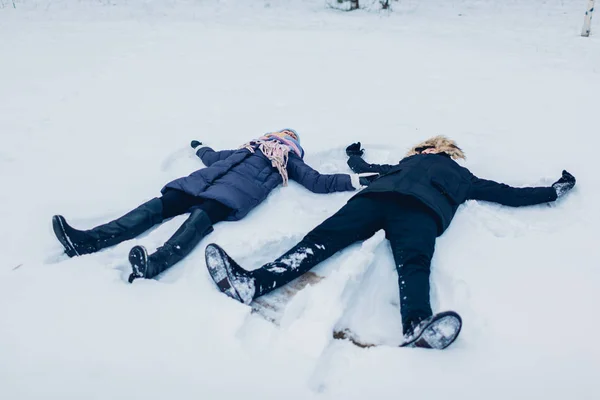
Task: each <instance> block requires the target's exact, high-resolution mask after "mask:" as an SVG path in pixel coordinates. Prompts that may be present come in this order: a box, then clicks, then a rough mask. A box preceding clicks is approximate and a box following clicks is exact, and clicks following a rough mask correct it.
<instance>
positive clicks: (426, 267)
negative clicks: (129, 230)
mask: <svg viewBox="0 0 600 400" xmlns="http://www.w3.org/2000/svg"><path fill="white" fill-rule="evenodd" d="M346 152H347V154H348V156H349V159H348V165H349V166H350V168H351V169H352V170H353V171H354V172H356V173H369V172H370V173H375V174H376V175H373V176H372V177H371V179H372V183H371V184H370V185H369V186H368V187H367V188H366V189H364V190H362V191H361V192H359V193H358V194H356V195H355V196H353V197H352V198H351V199H350V200H349V201H348V203H347V204H346V205H345V206H344V207H342V208H341V209H340V210H339V211H338V212H337V213H335V214H334V215H333V216H331V217H330V218H328V219H327V220H325V221H324V222H323V223H322V224H320V225H319V226H317V227H316V228H315V229H313V230H312V231H311V232H309V233H308V234H307V235H306V236H305V237H304V239H302V241H301V242H300V243H298V244H297V245H296V246H294V247H293V248H292V249H290V250H289V251H287V252H286V253H285V254H284V255H282V256H281V257H279V258H277V259H276V260H275V261H273V262H270V263H268V264H266V265H264V266H262V267H261V268H259V269H256V270H253V271H250V272H249V271H246V270H244V269H242V268H241V267H239V265H237V264H236V263H235V262H234V261H233V260H232V259H231V258H230V257H229V256H227V254H226V253H225V252H224V251H223V250H222V249H221V248H219V247H218V246H216V245H212V244H211V245H209V246H208V247H207V249H206V255H207V265H208V263H211V262H212V261H211V260H212V259H211V257H212V256H213V255H214V254H219V257H220V256H224V257H225V259H227V260H228V261H227V262H226V263H225V264H226V265H225V269H226V272H227V279H226V280H225V281H223V280H221V281H219V278H221V279H222V278H223V277H215V276H213V279H215V278H216V279H215V282H217V283H218V284H219V283H220V282H221V283H220V284H219V286H220V288H221V290H222V291H223V292H225V293H226V294H227V295H229V296H230V297H233V298H234V299H236V300H238V301H241V302H243V303H246V304H248V303H250V302H251V301H252V300H253V299H255V298H257V297H259V296H262V295H264V294H266V293H268V292H270V291H272V290H274V289H276V288H278V287H281V286H282V285H284V284H286V283H288V282H290V281H292V280H293V279H295V278H297V277H299V276H300V275H302V274H304V273H305V272H307V271H309V270H310V269H311V268H313V267H314V266H315V265H317V264H318V263H320V262H322V261H323V260H325V259H327V258H329V257H331V256H332V255H333V254H335V253H336V252H338V251H340V250H342V249H344V248H345V247H347V246H349V245H351V244H352V243H355V242H357V241H362V240H365V239H367V238H369V237H371V236H372V235H373V234H375V232H377V231H378V230H380V229H383V230H384V231H385V233H386V238H387V239H388V240H389V241H390V244H391V248H392V253H393V256H394V260H395V264H396V270H397V272H398V285H399V289H400V308H401V315H402V325H403V331H404V334H405V335H411V334H412V332H413V330H415V329H416V327H417V326H419V324H420V323H421V321H424V320H426V319H427V318H429V317H430V316H432V310H431V306H430V302H429V275H430V263H431V258H432V256H433V252H434V248H435V240H436V237H437V236H439V235H441V234H442V233H444V231H445V230H446V229H447V228H448V226H449V225H450V222H451V221H452V218H453V217H454V214H455V213H456V210H457V208H458V207H459V206H460V205H461V204H462V203H464V202H465V201H466V200H469V199H472V200H485V201H490V202H496V203H500V204H503V205H507V206H512V207H520V206H529V205H534V204H540V203H546V202H552V201H555V200H556V199H557V198H558V197H560V196H562V195H564V194H565V193H566V192H568V191H569V190H571V189H572V188H573V186H574V185H575V178H574V177H573V176H572V175H571V174H569V173H568V172H566V171H563V173H562V177H561V178H560V179H559V180H558V181H557V182H555V183H554V184H553V185H552V186H550V187H526V188H514V187H510V186H508V185H505V184H501V183H497V182H494V181H490V180H486V179H481V178H478V177H476V176H475V175H473V174H472V173H471V172H470V171H469V170H468V169H466V168H464V167H462V166H460V165H459V164H458V163H457V162H456V161H455V160H457V159H464V158H465V156H464V154H463V151H462V150H461V149H460V148H459V147H458V146H457V145H456V143H455V142H454V141H452V140H450V139H447V138H446V137H443V136H437V137H434V138H431V139H429V140H427V141H425V142H423V143H420V144H418V145H417V146H415V147H413V148H412V149H411V150H410V151H409V152H408V154H407V155H406V157H405V158H403V159H402V160H401V161H400V162H399V163H398V164H396V165H378V164H369V163H367V162H366V161H365V160H363V159H362V155H363V152H364V150H362V149H361V147H360V143H354V144H352V145H350V146H348V148H347V149H346ZM209 271H211V273H212V274H213V275H214V273H213V272H212V270H211V267H210V266H209Z"/></svg>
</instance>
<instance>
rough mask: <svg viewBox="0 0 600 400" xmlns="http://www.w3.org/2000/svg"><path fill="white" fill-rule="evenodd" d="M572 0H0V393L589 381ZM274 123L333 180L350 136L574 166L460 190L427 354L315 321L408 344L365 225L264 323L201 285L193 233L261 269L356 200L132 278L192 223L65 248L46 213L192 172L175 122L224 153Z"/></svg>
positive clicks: (240, 391)
mask: <svg viewBox="0 0 600 400" xmlns="http://www.w3.org/2000/svg"><path fill="white" fill-rule="evenodd" d="M367 3H369V2H364V4H365V5H367ZM584 3H585V2H584V1H581V0H531V1H517V0H507V1H497V0H430V1H421V0H405V1H404V0H403V1H399V2H392V7H393V10H392V11H391V12H387V11H386V12H380V11H377V10H376V8H377V7H370V8H369V10H359V11H356V12H350V13H346V12H339V11H336V10H332V9H330V8H328V7H326V6H325V1H321V0H306V1H302V0H268V1H267V0H257V1H244V0H228V1H225V0H214V1H213V0H210V1H209V0H206V1H190V0H166V1H162V0H161V1H158V0H128V1H120V0H88V1H75V0H53V1H49V0H48V1H46V0H15V1H14V6H13V2H12V1H11V0H0V38H1V40H0V54H1V55H2V62H1V63H0V88H1V90H0V109H1V110H2V112H0V135H1V137H0V139H1V141H0V143H1V144H2V145H1V146H0V179H1V182H2V187H3V190H2V191H1V192H0V205H1V207H0V210H2V211H1V213H2V214H1V217H2V218H1V220H2V224H1V225H0V261H1V262H0V355H1V356H0V398H2V399H19V400H21V399H26V400H29V399H61V400H67V399H77V400H80V399H90V398H98V399H128V400H129V399H138V398H139V399H144V400H150V399H165V398H173V399H216V398H219V399H239V398H244V399H248V400H250V399H280V398H286V399H290V400H291V399H303V400H305V399H314V398H318V399H365V398H380V399H397V398H410V399H415V400H418V399H431V398H444V399H460V400H468V399H481V398H482V397H484V398H485V399H487V400H496V399H497V400H500V399H502V400H504V399H544V400H554V399H556V400H558V399H561V400H562V399H578V400H587V399H597V398H598V388H597V385H596V381H597V377H598V376H600V344H599V343H598V341H595V340H590V337H594V334H595V332H598V331H599V330H600V322H599V320H598V318H596V317H595V315H597V306H598V304H600V290H598V288H600V268H599V267H600V264H599V262H598V260H599V259H600V246H598V245H597V243H596V242H597V240H598V226H600V209H599V207H598V204H599V203H600V176H599V174H598V167H597V158H598V157H597V152H598V148H599V146H600V139H599V136H598V132H599V131H600V130H599V127H600V125H599V120H598V115H599V112H598V110H599V105H600V40H599V38H600V36H597V35H594V33H593V31H592V34H591V35H590V37H589V38H582V37H581V36H580V34H581V22H582V17H583V12H584V9H583V8H584V7H585V4H584ZM375 5H376V4H375ZM281 127H292V128H294V129H297V130H298V132H299V133H300V135H301V136H302V140H303V142H302V145H303V147H304V149H305V150H306V152H307V154H306V160H307V162H308V163H309V164H310V165H311V166H313V167H315V168H316V169H319V170H320V171H322V172H326V173H332V172H338V171H343V172H347V173H350V170H349V168H348V167H347V166H346V163H345V161H346V156H345V153H344V148H345V147H346V146H347V145H348V144H350V143H352V142H356V141H361V142H362V144H363V146H364V148H365V149H366V153H365V158H366V159H367V160H368V161H369V162H386V163H395V162H397V161H398V160H399V159H400V158H401V157H402V155H403V154H404V153H405V152H406V150H407V149H408V148H410V147H411V146H412V145H414V144H415V143H418V142H420V141H422V140H423V139H425V138H427V137H431V136H434V135H438V134H445V135H447V136H450V137H451V138H453V139H455V140H456V141H457V142H458V144H459V145H460V146H461V148H463V149H464V150H465V152H466V154H467V157H468V159H467V161H466V162H464V165H465V166H466V167H468V168H469V169H470V170H471V171H472V172H473V173H474V174H476V175H477V176H480V177H483V178H488V179H494V180H497V181H501V182H505V183H507V184H511V185H515V186H524V185H546V186H547V185H551V184H552V182H555V181H556V180H557V179H558V178H560V174H561V171H562V170H563V169H566V170H567V171H569V172H571V173H572V174H573V175H574V176H575V177H576V178H577V185H576V186H575V188H574V189H573V190H572V191H570V192H569V193H568V194H567V195H565V196H563V197H562V198H561V199H559V200H558V201H557V202H555V203H552V204H548V205H539V206H534V207H526V208H521V209H513V208H509V207H503V206H499V205H496V204H489V203H485V202H477V201H469V202H467V203H466V204H464V205H463V206H461V207H460V209H459V210H458V213H457V215H456V218H455V220H454V221H453V223H452V225H451V227H450V228H449V229H448V230H447V231H446V232H445V233H444V235H443V236H442V237H440V238H439V239H438V241H437V244H436V253H435V256H434V258H433V261H432V275H431V282H432V290H431V295H432V306H433V309H434V311H442V310H448V309H450V310H455V311H457V312H458V313H460V314H461V316H462V317H463V330H462V332H461V335H460V337H459V338H458V339H457V341H456V342H455V343H454V344H453V345H452V346H451V347H450V348H448V349H447V350H445V351H442V352H432V351H426V350H423V349H398V348H392V347H388V346H380V347H376V348H372V349H360V348H357V347H356V346H354V345H352V344H351V343H349V342H348V341H339V340H333V339H332V332H333V331H334V330H335V329H338V328H350V329H352V331H353V332H355V333H357V334H358V335H360V337H361V338H362V339H364V340H365V341H368V342H377V343H381V344H390V345H392V344H394V343H396V344H397V343H398V341H399V340H401V321H400V315H399V304H398V303H399V299H398V287H397V275H396V272H395V268H394V262H393V260H392V256H391V251H390V248H389V245H388V243H387V241H386V240H385V238H384V236H383V233H382V232H379V233H377V234H376V235H375V236H374V237H373V238H371V239H369V240H368V241H366V242H364V243H362V244H356V245H353V246H351V247H350V248H348V249H346V250H345V251H343V252H341V253H340V254H338V255H335V256H334V257H332V258H331V259H330V260H328V261H327V262H325V263H323V264H322V265H320V266H319V267H318V268H317V269H316V270H315V271H314V272H315V274H316V275H317V276H319V277H326V278H325V279H317V280H316V281H313V282H312V283H310V284H308V285H306V286H304V287H303V288H301V289H300V290H299V291H297V292H296V294H295V296H293V298H292V300H291V301H290V302H289V303H287V304H286V306H285V308H284V309H283V310H279V311H278V312H277V313H276V318H275V319H276V320H277V324H273V323H271V322H268V321H265V319H264V318H262V317H261V316H260V315H258V314H259V313H257V312H255V313H252V307H248V306H246V305H243V304H241V303H239V302H236V301H234V300H232V299H230V298H228V297H227V296H225V295H223V294H222V293H220V292H219V291H218V290H217V288H216V286H215V284H214V283H213V281H212V279H211V278H210V276H209V274H208V272H207V268H206V265H205V261H204V248H205V246H206V245H207V244H208V243H210V242H216V243H218V244H220V245H221V246H223V248H225V249H227V251H228V252H229V253H230V255H231V256H232V257H233V259H235V260H236V261H238V262H239V263H240V265H243V266H246V265H248V266H260V265H263V264H265V263H267V262H270V261H273V259H274V258H276V257H277V256H279V255H281V254H283V253H284V252H285V251H286V250H287V249H289V248H290V247H291V246H293V245H294V244H296V243H297V242H298V241H299V240H301V239H302V237H303V236H304V235H305V234H306V233H307V232H308V231H310V230H311V229H312V228H314V227H315V226H317V225H318V224H319V223H320V222H322V221H323V220H324V219H326V218H327V217H329V216H330V215H332V214H333V213H334V212H335V211H337V210H338V209H339V208H340V207H341V206H342V205H343V204H345V202H346V201H347V200H348V198H349V197H350V196H352V195H353V193H350V192H348V193H335V194H331V195H316V194H313V193H310V192H309V191H307V190H306V189H305V188H303V187H300V186H299V185H297V184H295V183H290V186H289V187H286V188H283V187H281V188H278V189H276V190H275V191H274V192H273V193H272V194H271V195H270V196H269V198H268V199H267V200H266V201H265V202H264V204H262V205H261V206H260V207H258V208H257V209H256V210H254V211H253V212H252V213H250V214H249V215H248V216H247V217H246V218H245V219H244V220H242V221H239V222H235V223H229V222H224V223H219V224H217V225H215V231H214V232H213V233H212V234H210V235H209V236H208V237H207V238H206V239H204V240H203V241H202V242H201V244H200V245H199V246H198V247H197V249H195V250H194V251H193V252H192V254H191V255H190V256H189V257H187V258H186V259H185V260H184V261H182V262H181V263H179V264H178V265H177V266H175V267H174V268H172V269H171V270H169V271H168V272H166V273H165V274H163V275H162V276H160V277H159V278H158V279H155V280H142V279H138V280H136V281H135V282H134V283H133V284H131V285H130V284H128V283H127V277H128V275H129V273H130V272H131V270H130V266H129V264H128V261H127V254H128V252H129V250H130V249H131V247H133V246H134V245H143V246H145V247H146V248H147V249H148V251H150V252H151V251H153V250H154V249H155V248H156V247H158V246H160V245H162V244H163V243H164V242H165V241H166V240H167V239H168V238H169V237H170V236H171V235H172V233H173V232H175V230H176V229H177V228H178V227H179V226H180V224H181V223H183V221H184V220H185V218H186V216H180V217H176V218H173V219H171V220H169V221H166V222H165V223H164V224H162V225H160V226H158V227H156V228H154V229H152V230H150V231H148V232H147V233H145V234H144V235H141V236H140V237H138V238H136V239H134V240H130V241H127V242H125V243H122V244H119V245H117V246H115V247H113V248H110V249H105V250H103V251H101V252H99V253H96V254H92V255H86V256H82V257H78V258H74V259H68V258H67V257H66V256H64V255H63V254H62V250H61V246H60V244H59V243H58V241H57V240H56V238H55V237H54V236H53V233H52V229H51V217H52V215H54V214H63V215H65V217H66V218H67V220H68V221H69V223H72V225H73V226H74V227H75V228H80V229H86V228H90V227H92V226H94V225H97V224H99V223H102V222H106V221H108V220H110V219H112V218H115V217H117V216H119V215H122V214H123V213H125V212H127V211H129V210H130V209H132V208H133V207H136V206H137V205H139V204H141V203H143V202H144V201H146V200H148V199H150V198H152V197H155V196H157V195H158V194H159V192H158V191H159V189H160V188H161V187H162V185H164V184H165V183H166V182H168V181H170V180H171V179H174V178H177V177H180V176H183V175H187V174H189V173H190V172H191V171H194V170H195V169H197V168H200V167H202V166H203V165H202V163H201V162H200V160H199V159H198V158H197V157H196V156H195V155H194V152H193V150H192V149H191V148H190V147H189V142H190V140H192V139H198V140H201V141H203V142H204V143H206V144H207V145H210V146H211V147H213V148H215V149H227V148H236V147H238V146H239V145H241V144H242V143H246V142H247V141H248V140H250V139H253V138H256V137H258V136H260V135H261V134H263V133H264V132H267V131H271V130H275V129H280V128H281Z"/></svg>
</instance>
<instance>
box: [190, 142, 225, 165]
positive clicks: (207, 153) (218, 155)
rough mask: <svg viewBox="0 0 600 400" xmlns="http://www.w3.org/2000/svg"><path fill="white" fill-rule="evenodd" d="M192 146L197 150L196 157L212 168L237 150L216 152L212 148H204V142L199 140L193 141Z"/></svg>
mask: <svg viewBox="0 0 600 400" xmlns="http://www.w3.org/2000/svg"><path fill="white" fill-rule="evenodd" d="M190 145H191V146H192V148H193V149H194V150H195V152H196V156H198V157H199V158H200V159H201V160H202V162H203V163H204V165H206V166H207V167H210V166H211V165H212V164H214V163H216V162H217V161H221V160H224V159H226V158H227V157H229V156H230V155H232V154H233V153H234V152H235V150H221V151H214V150H213V149H212V148H210V147H207V146H205V147H202V142H199V141H197V140H192V143H191V144H190Z"/></svg>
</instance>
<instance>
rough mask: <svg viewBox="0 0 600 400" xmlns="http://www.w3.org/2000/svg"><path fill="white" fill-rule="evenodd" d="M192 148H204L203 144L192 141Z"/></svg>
mask: <svg viewBox="0 0 600 400" xmlns="http://www.w3.org/2000/svg"><path fill="white" fill-rule="evenodd" d="M190 146H192V149H194V150H196V149H197V147H198V146H202V142H200V141H198V140H192V143H190Z"/></svg>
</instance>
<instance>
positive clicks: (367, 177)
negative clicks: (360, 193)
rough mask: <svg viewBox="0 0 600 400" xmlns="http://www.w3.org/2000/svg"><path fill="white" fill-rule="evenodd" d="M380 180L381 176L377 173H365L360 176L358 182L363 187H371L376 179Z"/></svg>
mask: <svg viewBox="0 0 600 400" xmlns="http://www.w3.org/2000/svg"><path fill="white" fill-rule="evenodd" d="M377 178H379V174H377V173H375V172H365V173H363V174H358V181H359V182H360V185H361V186H369V185H370V184H371V183H373V181H374V180H375V179H377Z"/></svg>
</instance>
